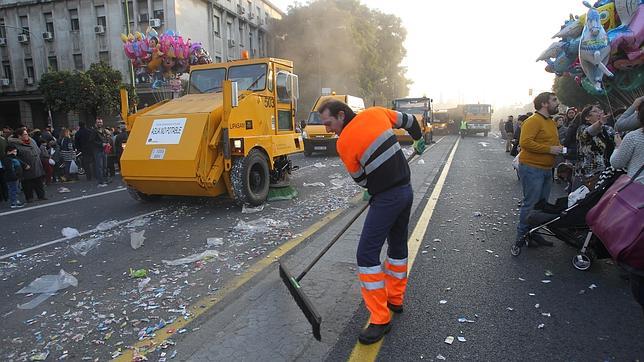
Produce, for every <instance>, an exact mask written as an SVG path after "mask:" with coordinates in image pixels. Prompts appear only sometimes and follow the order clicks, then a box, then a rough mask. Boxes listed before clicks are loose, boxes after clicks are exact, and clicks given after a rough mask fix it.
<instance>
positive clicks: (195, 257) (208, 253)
mask: <svg viewBox="0 0 644 362" xmlns="http://www.w3.org/2000/svg"><path fill="white" fill-rule="evenodd" d="M218 256H219V252H218V251H216V250H206V251H204V252H203V253H198V254H192V255H190V256H186V257H185V258H180V259H175V260H163V264H166V265H172V266H175V265H182V264H189V263H194V262H195V261H198V260H204V259H209V258H216V257H218Z"/></svg>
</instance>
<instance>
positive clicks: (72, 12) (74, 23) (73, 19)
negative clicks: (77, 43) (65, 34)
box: [69, 9, 80, 31]
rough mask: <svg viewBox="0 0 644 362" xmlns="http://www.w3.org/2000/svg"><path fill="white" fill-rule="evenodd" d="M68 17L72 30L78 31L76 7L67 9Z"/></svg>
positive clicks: (78, 23)
mask: <svg viewBox="0 0 644 362" xmlns="http://www.w3.org/2000/svg"><path fill="white" fill-rule="evenodd" d="M69 18H70V19H71V27H72V31H79V30H80V22H79V21H78V9H69Z"/></svg>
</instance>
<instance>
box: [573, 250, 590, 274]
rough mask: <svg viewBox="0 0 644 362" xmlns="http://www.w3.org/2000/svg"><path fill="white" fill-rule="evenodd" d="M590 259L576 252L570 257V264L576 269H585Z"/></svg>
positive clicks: (588, 265) (588, 267)
mask: <svg viewBox="0 0 644 362" xmlns="http://www.w3.org/2000/svg"><path fill="white" fill-rule="evenodd" d="M591 264H592V260H591V259H590V258H589V257H588V256H587V255H586V254H578V255H575V256H573V257H572V266H574V267H575V269H577V270H581V271H586V270H588V269H590V265H591Z"/></svg>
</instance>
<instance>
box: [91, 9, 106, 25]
mask: <svg viewBox="0 0 644 362" xmlns="http://www.w3.org/2000/svg"><path fill="white" fill-rule="evenodd" d="M94 10H96V25H102V26H103V28H106V27H107V18H106V17H105V5H97V6H95V7H94Z"/></svg>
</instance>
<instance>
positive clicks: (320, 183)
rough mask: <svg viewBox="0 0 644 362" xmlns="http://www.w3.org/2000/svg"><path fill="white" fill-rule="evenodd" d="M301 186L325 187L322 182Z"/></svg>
mask: <svg viewBox="0 0 644 362" xmlns="http://www.w3.org/2000/svg"><path fill="white" fill-rule="evenodd" d="M303 186H304V187H325V186H326V185H325V184H324V182H312V183H310V184H309V183H306V182H305V183H304V184H303Z"/></svg>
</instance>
